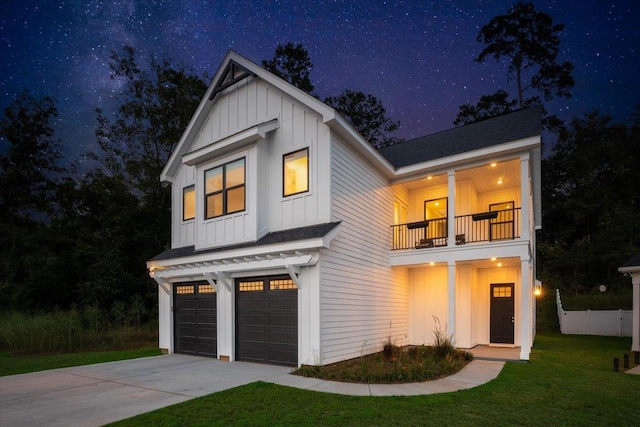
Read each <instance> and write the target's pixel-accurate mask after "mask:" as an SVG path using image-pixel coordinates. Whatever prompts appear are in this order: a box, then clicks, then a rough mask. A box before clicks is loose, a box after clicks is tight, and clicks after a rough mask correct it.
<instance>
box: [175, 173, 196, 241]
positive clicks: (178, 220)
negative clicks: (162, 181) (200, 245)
mask: <svg viewBox="0 0 640 427" xmlns="http://www.w3.org/2000/svg"><path fill="white" fill-rule="evenodd" d="M195 183H196V168H195V167H193V166H187V165H181V166H180V169H179V170H178V174H177V175H176V178H175V179H174V181H173V183H172V184H171V222H172V224H171V230H172V232H171V234H172V235H171V247H172V248H181V247H183V246H190V245H194V244H195V241H196V220H195V219H190V220H187V221H184V220H183V206H182V194H183V193H182V192H183V190H184V189H185V188H186V187H190V186H192V185H195ZM196 191H197V190H196ZM196 214H197V212H196Z"/></svg>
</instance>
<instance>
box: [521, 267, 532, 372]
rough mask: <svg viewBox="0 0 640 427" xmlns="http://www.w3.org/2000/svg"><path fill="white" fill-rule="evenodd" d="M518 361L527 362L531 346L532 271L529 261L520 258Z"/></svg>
mask: <svg viewBox="0 0 640 427" xmlns="http://www.w3.org/2000/svg"><path fill="white" fill-rule="evenodd" d="M520 264H521V272H520V313H519V314H520V316H519V320H520V359H522V360H529V353H531V344H532V342H531V341H532V336H533V333H532V324H531V321H532V312H531V310H532V308H533V307H532V305H533V304H532V301H531V300H532V298H533V292H532V291H531V286H532V283H531V281H532V271H531V261H530V259H529V258H528V257H527V258H520Z"/></svg>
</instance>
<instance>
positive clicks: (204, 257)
mask: <svg viewBox="0 0 640 427" xmlns="http://www.w3.org/2000/svg"><path fill="white" fill-rule="evenodd" d="M336 228H338V227H336ZM334 230H335V229H334ZM330 234H331V233H330ZM325 237H326V236H325ZM325 244H326V242H325V239H324V237H318V238H314V239H306V240H297V241H294V242H284V243H274V244H272V245H261V246H254V247H249V248H238V249H231V250H228V251H224V250H221V251H216V252H207V253H203V254H195V255H191V256H188V257H182V258H172V259H166V260H159V261H147V268H151V267H156V268H162V267H171V266H174V265H179V264H193V263H199V262H206V261H219V260H224V259H230V258H244V257H252V256H257V255H258V256H259V255H265V254H272V253H285V252H295V251H310V250H318V249H322V248H326V247H327V246H325Z"/></svg>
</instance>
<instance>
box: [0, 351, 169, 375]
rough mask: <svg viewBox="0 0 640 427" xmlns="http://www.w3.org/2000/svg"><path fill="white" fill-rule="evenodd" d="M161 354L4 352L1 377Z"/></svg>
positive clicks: (1, 356) (0, 361)
mask: <svg viewBox="0 0 640 427" xmlns="http://www.w3.org/2000/svg"><path fill="white" fill-rule="evenodd" d="M159 354H160V350H159V349H158V348H145V349H139V350H125V351H102V352H93V353H70V354H54V355H38V356H10V355H9V353H8V352H2V353H0V377H1V376H5V375H15V374H24V373H27V372H36V371H44V370H47V369H57V368H66V367H69V366H80V365H91V364H93V363H102V362H113V361H116V360H125V359H136V358H138V357H147V356H157V355H159Z"/></svg>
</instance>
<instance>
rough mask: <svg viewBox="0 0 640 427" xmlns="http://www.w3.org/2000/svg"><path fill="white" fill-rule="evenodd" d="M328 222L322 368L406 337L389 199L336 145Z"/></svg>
mask: <svg viewBox="0 0 640 427" xmlns="http://www.w3.org/2000/svg"><path fill="white" fill-rule="evenodd" d="M331 220H332V221H341V222H342V224H341V227H340V232H339V234H338V236H337V237H336V238H335V239H334V240H333V241H332V242H331V245H330V249H328V250H323V251H322V252H321V262H320V265H321V276H320V280H321V319H322V327H321V347H322V351H321V353H322V355H321V357H322V363H324V364H326V363H332V362H336V361H339V360H344V359H350V358H354V357H357V356H360V355H362V354H363V353H372V352H375V351H379V350H381V349H382V344H383V342H384V341H386V340H387V338H388V337H389V336H391V339H392V340H393V341H396V342H397V343H399V344H403V343H406V341H407V340H406V335H407V334H408V286H407V273H406V269H396V270H392V269H391V267H390V266H389V251H390V244H391V241H390V239H391V232H390V225H391V224H392V223H393V193H392V191H391V187H390V186H389V185H388V183H387V181H386V179H385V178H384V177H383V176H381V175H380V174H379V173H378V172H376V171H375V170H374V169H373V168H372V167H371V166H370V165H369V164H368V163H365V162H364V161H362V160H361V159H359V158H358V157H357V156H356V155H355V154H354V152H353V151H351V150H350V149H349V148H348V147H346V146H345V144H343V143H342V142H340V141H337V140H333V141H332V145H331Z"/></svg>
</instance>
